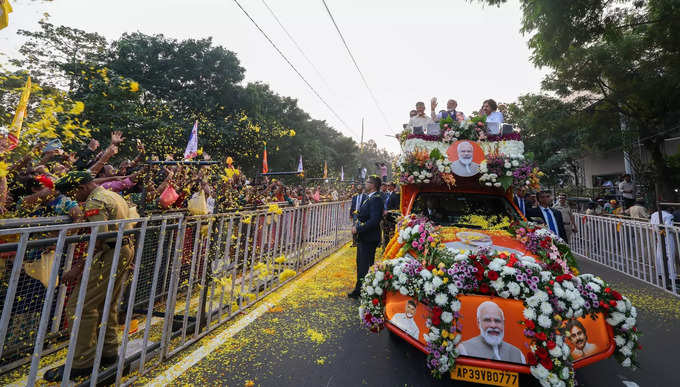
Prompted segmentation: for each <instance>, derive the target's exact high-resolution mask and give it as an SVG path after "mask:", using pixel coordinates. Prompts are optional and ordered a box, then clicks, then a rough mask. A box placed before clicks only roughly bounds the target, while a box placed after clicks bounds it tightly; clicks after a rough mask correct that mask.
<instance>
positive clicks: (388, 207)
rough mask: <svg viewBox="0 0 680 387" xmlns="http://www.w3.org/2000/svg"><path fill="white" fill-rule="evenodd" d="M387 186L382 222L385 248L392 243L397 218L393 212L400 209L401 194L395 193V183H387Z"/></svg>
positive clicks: (384, 195)
mask: <svg viewBox="0 0 680 387" xmlns="http://www.w3.org/2000/svg"><path fill="white" fill-rule="evenodd" d="M385 186H387V189H386V190H385V193H384V194H383V202H384V208H385V210H384V211H383V222H382V231H383V240H382V245H383V248H385V247H387V244H388V243H390V240H391V239H392V235H393V234H394V227H395V226H396V219H397V216H396V214H394V212H391V211H393V210H398V209H399V192H396V191H395V187H396V185H395V184H394V183H387V184H385Z"/></svg>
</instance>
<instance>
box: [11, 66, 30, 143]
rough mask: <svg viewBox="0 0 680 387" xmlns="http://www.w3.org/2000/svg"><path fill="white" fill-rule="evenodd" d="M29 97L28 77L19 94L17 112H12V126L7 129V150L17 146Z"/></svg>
mask: <svg viewBox="0 0 680 387" xmlns="http://www.w3.org/2000/svg"><path fill="white" fill-rule="evenodd" d="M30 96H31V77H30V76H29V77H28V79H27V80H26V86H24V91H23V92H21V99H19V105H17V110H16V111H15V112H14V119H12V126H10V129H9V135H8V136H7V138H8V139H9V150H12V149H14V148H16V147H17V145H19V138H20V137H21V126H22V125H23V123H24V118H25V117H26V108H27V107H28V98H29V97H30Z"/></svg>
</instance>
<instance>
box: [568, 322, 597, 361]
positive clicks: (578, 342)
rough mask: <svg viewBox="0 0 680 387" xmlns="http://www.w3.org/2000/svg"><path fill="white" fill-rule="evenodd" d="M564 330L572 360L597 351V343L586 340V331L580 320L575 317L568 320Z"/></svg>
mask: <svg viewBox="0 0 680 387" xmlns="http://www.w3.org/2000/svg"><path fill="white" fill-rule="evenodd" d="M565 331H566V332H565V335H566V336H567V341H568V342H569V344H570V347H571V356H572V357H573V358H574V360H578V359H580V358H582V357H587V356H590V355H592V354H593V353H595V352H597V345H595V344H593V343H589V342H588V332H587V331H586V328H585V327H584V326H583V324H581V322H580V321H578V320H576V319H572V320H569V321H568V322H567V326H566V327H565Z"/></svg>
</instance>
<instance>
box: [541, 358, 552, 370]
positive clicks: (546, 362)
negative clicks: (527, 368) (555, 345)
mask: <svg viewBox="0 0 680 387" xmlns="http://www.w3.org/2000/svg"><path fill="white" fill-rule="evenodd" d="M541 365H542V366H543V367H544V368H545V369H546V370H548V371H550V370H552V369H553V363H552V360H550V359H547V358H546V359H541Z"/></svg>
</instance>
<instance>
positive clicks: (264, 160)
mask: <svg viewBox="0 0 680 387" xmlns="http://www.w3.org/2000/svg"><path fill="white" fill-rule="evenodd" d="M262 173H269V164H267V143H265V144H264V155H263V156H262Z"/></svg>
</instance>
